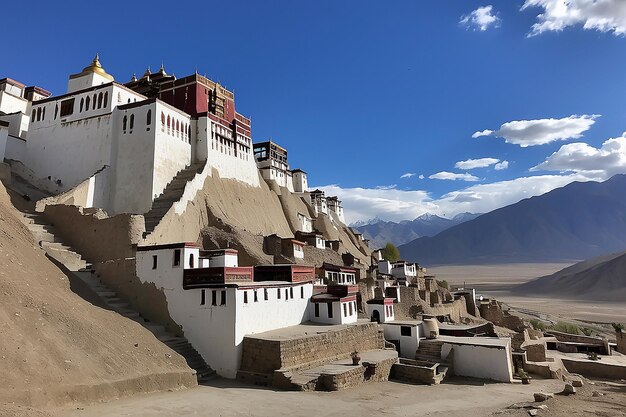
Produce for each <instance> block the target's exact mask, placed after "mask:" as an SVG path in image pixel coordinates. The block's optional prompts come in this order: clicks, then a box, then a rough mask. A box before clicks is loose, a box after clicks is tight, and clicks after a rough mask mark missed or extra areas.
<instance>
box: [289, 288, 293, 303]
mask: <svg viewBox="0 0 626 417" xmlns="http://www.w3.org/2000/svg"><path fill="white" fill-rule="evenodd" d="M289 297H290V298H291V299H292V300H293V287H291V288H289Z"/></svg>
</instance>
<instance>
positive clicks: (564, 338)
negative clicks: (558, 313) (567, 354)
mask: <svg viewBox="0 0 626 417" xmlns="http://www.w3.org/2000/svg"><path fill="white" fill-rule="evenodd" d="M547 334H549V335H552V336H554V337H556V340H558V341H559V342H571V343H589V344H592V345H598V346H604V345H605V341H604V340H603V339H600V338H597V337H591V336H581V335H577V334H570V333H562V332H557V331H554V330H549V331H547Z"/></svg>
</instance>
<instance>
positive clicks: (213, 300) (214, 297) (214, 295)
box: [211, 290, 217, 306]
mask: <svg viewBox="0 0 626 417" xmlns="http://www.w3.org/2000/svg"><path fill="white" fill-rule="evenodd" d="M211 305H212V306H216V305H217V290H213V291H211Z"/></svg>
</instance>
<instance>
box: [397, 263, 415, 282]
mask: <svg viewBox="0 0 626 417" xmlns="http://www.w3.org/2000/svg"><path fill="white" fill-rule="evenodd" d="M391 275H393V276H394V278H396V280H397V281H398V284H399V285H409V284H411V283H412V282H413V281H414V280H415V278H417V264H414V263H409V262H406V261H398V262H394V263H393V264H392V265H391Z"/></svg>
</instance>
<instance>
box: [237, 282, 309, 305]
mask: <svg viewBox="0 0 626 417" xmlns="http://www.w3.org/2000/svg"><path fill="white" fill-rule="evenodd" d="M258 291H259V290H252V291H251V292H252V297H253V299H254V302H255V303H256V302H258V301H259V293H258ZM282 293H283V290H282V289H281V288H276V298H277V299H279V300H280V299H282ZM284 294H285V297H284V299H285V301H288V300H293V298H294V296H293V287H291V288H285V291H284ZM263 299H264V300H265V301H267V300H269V299H270V294H269V289H267V288H264V289H263ZM300 299H304V287H302V286H301V287H300ZM243 303H244V304H248V291H244V292H243Z"/></svg>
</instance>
